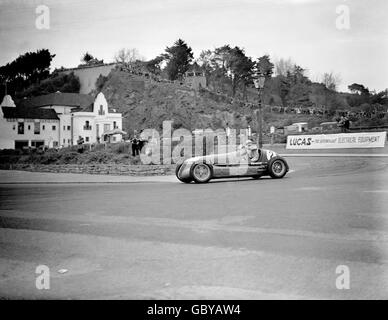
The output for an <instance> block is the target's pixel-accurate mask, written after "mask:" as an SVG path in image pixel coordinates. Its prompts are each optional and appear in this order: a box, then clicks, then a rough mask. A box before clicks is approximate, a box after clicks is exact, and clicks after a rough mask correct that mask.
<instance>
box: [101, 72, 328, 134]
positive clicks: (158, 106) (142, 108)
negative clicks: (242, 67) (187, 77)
mask: <svg viewBox="0 0 388 320" xmlns="http://www.w3.org/2000/svg"><path fill="white" fill-rule="evenodd" d="M101 91H102V92H103V93H104V95H105V97H106V98H107V100H108V103H109V104H110V106H111V107H112V108H114V109H117V110H118V111H119V112H122V113H123V116H124V120H123V127H124V129H125V130H127V131H128V132H129V133H132V132H133V130H140V129H145V128H156V129H158V130H160V128H161V125H162V121H163V120H173V121H174V124H173V127H174V128H179V127H181V126H182V127H185V128H188V129H191V130H193V129H195V128H213V129H216V128H220V127H221V128H224V127H225V126H226V123H228V124H229V126H230V127H233V128H236V129H240V128H246V127H247V126H248V124H250V125H251V126H253V127H254V126H255V125H256V123H255V119H252V108H251V106H249V105H247V104H244V103H241V102H238V101H234V102H232V100H231V99H230V98H228V97H227V96H223V95H218V94H215V93H212V92H210V91H208V90H200V91H199V92H197V91H194V90H191V89H190V88H188V87H186V86H184V85H180V84H179V83H172V82H167V81H164V82H158V81H154V80H150V79H146V78H145V77H143V76H138V75H133V74H130V73H128V72H124V71H119V70H114V71H112V72H111V73H110V75H109V76H108V77H107V79H106V81H105V83H104V84H103V85H102V89H101ZM279 116H280V115H276V114H269V113H268V112H266V113H265V116H264V120H265V122H266V127H269V125H272V124H275V125H277V126H282V125H287V124H289V123H288V122H289V120H288V119H287V118H286V117H285V116H284V115H283V116H280V117H279ZM293 118H295V119H297V120H300V121H302V120H303V121H306V120H310V121H311V120H313V121H314V119H315V118H316V117H311V116H306V115H294V116H293ZM307 118H308V119H307ZM266 120H267V121H266ZM317 121H318V122H319V121H320V119H315V122H317ZM322 121H323V120H322Z"/></svg>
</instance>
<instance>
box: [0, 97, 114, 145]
mask: <svg viewBox="0 0 388 320" xmlns="http://www.w3.org/2000/svg"><path fill="white" fill-rule="evenodd" d="M114 129H119V130H121V129H122V116H121V113H116V112H113V111H110V110H109V108H108V103H107V101H106V99H105V97H104V95H103V94H102V93H99V94H98V95H97V97H96V98H95V99H94V98H93V97H91V96H89V95H84V94H78V93H60V92H57V93H52V94H48V95H43V96H38V97H34V98H31V99H25V100H22V101H21V102H20V103H18V105H15V103H14V102H13V100H12V98H11V97H10V96H5V97H4V99H3V102H2V103H1V108H0V149H14V148H22V147H24V146H40V145H45V146H48V147H50V148H51V147H67V146H70V145H75V144H77V141H78V139H79V138H80V137H82V138H83V140H84V142H85V143H96V142H103V141H104V140H105V141H106V140H107V135H106V134H109V135H110V139H109V142H119V141H121V140H122V136H121V134H120V133H117V134H114V135H112V133H116V132H119V130H115V131H112V130H114Z"/></svg>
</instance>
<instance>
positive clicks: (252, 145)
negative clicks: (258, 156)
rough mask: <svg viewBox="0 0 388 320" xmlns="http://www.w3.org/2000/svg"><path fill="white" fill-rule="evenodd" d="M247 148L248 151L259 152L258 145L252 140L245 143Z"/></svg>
mask: <svg viewBox="0 0 388 320" xmlns="http://www.w3.org/2000/svg"><path fill="white" fill-rule="evenodd" d="M245 147H246V148H247V149H248V150H257V149H258V148H257V144H255V143H253V141H252V140H247V142H246V143H245Z"/></svg>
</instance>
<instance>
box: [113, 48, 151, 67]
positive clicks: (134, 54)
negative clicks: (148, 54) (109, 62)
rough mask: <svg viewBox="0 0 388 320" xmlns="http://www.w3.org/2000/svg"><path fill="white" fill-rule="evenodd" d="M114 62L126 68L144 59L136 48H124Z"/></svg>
mask: <svg viewBox="0 0 388 320" xmlns="http://www.w3.org/2000/svg"><path fill="white" fill-rule="evenodd" d="M114 60H115V61H116V62H117V63H120V64H122V65H124V66H130V65H131V64H132V63H134V62H136V61H143V60H144V58H143V57H142V56H141V55H140V53H139V51H138V50H137V49H136V48H130V49H125V48H122V49H120V50H119V51H117V53H116V54H115V56H114Z"/></svg>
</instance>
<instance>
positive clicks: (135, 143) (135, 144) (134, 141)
mask: <svg viewBox="0 0 388 320" xmlns="http://www.w3.org/2000/svg"><path fill="white" fill-rule="evenodd" d="M139 143H140V140H139V139H138V138H137V135H135V136H134V137H133V139H132V140H131V144H132V156H133V157H136V156H137V155H139Z"/></svg>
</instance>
